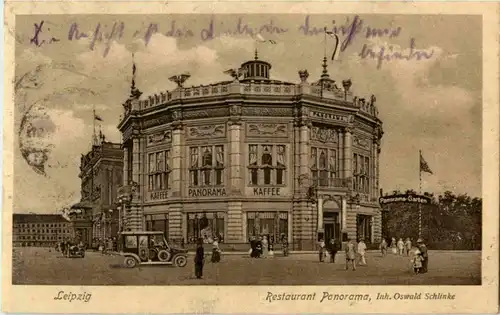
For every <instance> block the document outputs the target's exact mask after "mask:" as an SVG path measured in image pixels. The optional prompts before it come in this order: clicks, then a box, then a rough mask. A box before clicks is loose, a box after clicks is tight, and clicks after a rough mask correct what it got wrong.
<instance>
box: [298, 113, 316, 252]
mask: <svg viewBox="0 0 500 315" xmlns="http://www.w3.org/2000/svg"><path fill="white" fill-rule="evenodd" d="M310 127H311V126H310V122H309V121H308V119H306V118H305V117H303V120H302V122H301V126H300V158H299V161H300V164H299V169H300V174H301V175H307V176H308V178H309V180H308V181H306V182H307V183H308V184H309V185H312V184H313V183H312V180H311V179H312V177H311V172H310V169H309V150H310V142H309V139H310V138H309V137H310ZM307 190H308V187H307V186H306V187H302V191H301V195H302V196H303V198H304V199H303V201H301V202H300V207H299V208H300V209H301V210H300V217H299V220H300V223H301V227H302V228H301V233H300V240H301V245H300V247H301V249H303V250H312V249H313V248H314V247H315V244H316V237H315V235H316V228H315V226H316V224H315V223H316V222H315V221H314V217H315V214H314V209H313V205H312V204H311V202H310V201H309V200H307V199H306V196H307Z"/></svg>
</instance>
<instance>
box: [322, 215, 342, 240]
mask: <svg viewBox="0 0 500 315" xmlns="http://www.w3.org/2000/svg"><path fill="white" fill-rule="evenodd" d="M323 225H324V229H325V242H329V241H330V240H331V239H332V238H334V239H336V240H337V241H341V239H340V221H339V213H338V212H323Z"/></svg>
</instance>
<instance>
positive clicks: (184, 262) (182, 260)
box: [174, 255, 187, 267]
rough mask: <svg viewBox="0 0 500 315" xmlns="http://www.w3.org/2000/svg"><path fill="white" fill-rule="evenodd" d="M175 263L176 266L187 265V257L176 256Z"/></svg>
mask: <svg viewBox="0 0 500 315" xmlns="http://www.w3.org/2000/svg"><path fill="white" fill-rule="evenodd" d="M174 265H175V266H176V267H186V265H187V257H186V256H183V255H179V256H175V257H174Z"/></svg>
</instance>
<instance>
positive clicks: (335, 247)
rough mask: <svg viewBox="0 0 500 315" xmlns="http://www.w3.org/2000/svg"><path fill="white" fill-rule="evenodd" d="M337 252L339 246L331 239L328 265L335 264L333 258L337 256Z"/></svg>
mask: <svg viewBox="0 0 500 315" xmlns="http://www.w3.org/2000/svg"><path fill="white" fill-rule="evenodd" d="M338 251H339V244H338V243H337V241H336V240H335V239H334V238H332V239H331V240H330V263H335V256H336V255H337V252H338Z"/></svg>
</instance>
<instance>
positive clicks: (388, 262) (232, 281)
mask: <svg viewBox="0 0 500 315" xmlns="http://www.w3.org/2000/svg"><path fill="white" fill-rule="evenodd" d="M13 256H14V263H13V284H32V285H207V284H219V285H386V284H387V285H398V284H399V285H409V284H410V285H425V284H428V285H432V284H435V285H473V284H480V283H481V271H480V270H481V254H480V252H452V251H447V252H445V251H431V252H430V259H429V272H428V273H427V274H423V275H417V276H415V275H413V274H411V273H410V262H409V258H408V257H400V256H395V255H388V256H387V257H385V258H383V257H381V256H380V253H378V252H371V253H369V254H368V264H369V265H368V266H359V267H358V268H357V270H356V271H352V270H349V271H346V270H345V265H344V255H343V254H342V253H340V254H339V255H338V257H337V262H336V263H335V264H330V263H319V262H318V257H317V255H313V254H293V255H291V256H288V257H274V258H268V259H251V258H247V257H245V256H244V255H223V256H222V262H221V263H218V264H212V263H210V262H208V263H206V264H205V268H204V279H201V280H198V279H195V278H194V277H193V273H194V266H193V261H192V260H193V257H192V256H190V257H189V263H188V265H187V266H186V267H185V268H176V267H171V266H142V267H137V268H134V269H129V268H125V267H123V266H122V261H123V259H122V257H121V256H116V255H104V256H103V255H101V254H100V253H97V252H92V251H89V252H87V255H86V257H85V258H83V259H82V258H65V257H62V255H61V253H59V252H56V251H54V250H51V251H50V252H49V249H47V248H15V249H14V253H13ZM207 261H209V259H207Z"/></svg>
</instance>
